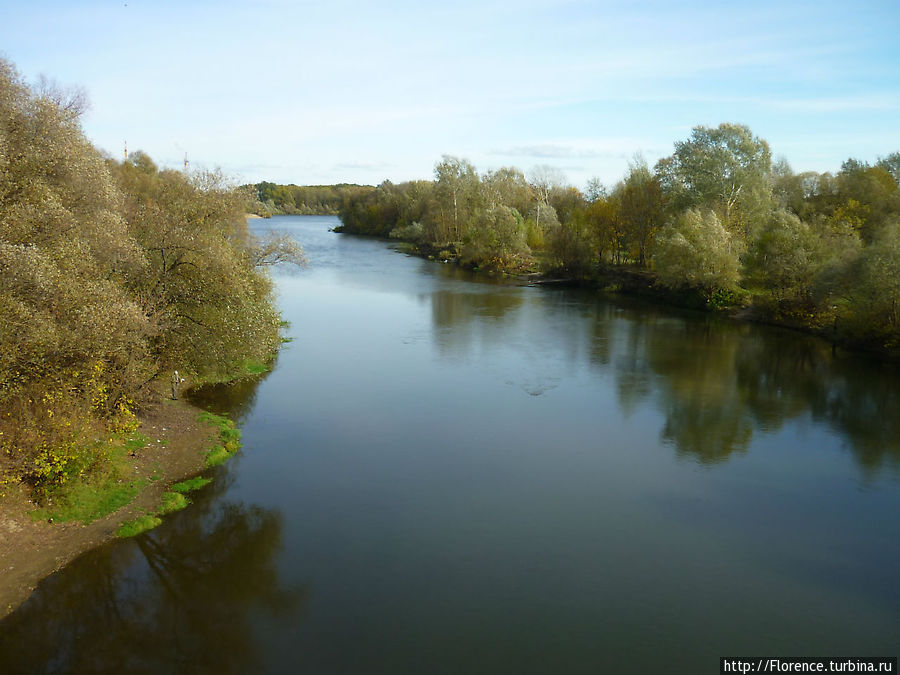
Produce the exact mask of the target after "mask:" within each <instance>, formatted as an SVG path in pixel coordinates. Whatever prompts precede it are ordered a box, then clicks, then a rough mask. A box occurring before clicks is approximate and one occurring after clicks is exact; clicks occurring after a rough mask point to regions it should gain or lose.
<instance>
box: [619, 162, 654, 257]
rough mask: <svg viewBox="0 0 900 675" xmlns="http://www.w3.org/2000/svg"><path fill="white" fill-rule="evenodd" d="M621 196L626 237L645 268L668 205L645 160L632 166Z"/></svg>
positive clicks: (629, 168)
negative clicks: (665, 205) (665, 207)
mask: <svg viewBox="0 0 900 675" xmlns="http://www.w3.org/2000/svg"><path fill="white" fill-rule="evenodd" d="M620 194H621V196H620V199H621V217H622V222H623V224H624V227H625V236H626V238H627V239H628V241H629V242H630V243H631V244H632V246H633V247H634V249H635V251H636V253H637V261H638V264H639V265H644V264H645V261H646V257H647V252H648V251H649V250H650V247H651V246H652V244H653V237H654V236H655V234H656V232H657V230H658V229H659V226H660V225H661V224H662V219H663V209H664V204H665V202H664V197H663V191H662V185H661V184H660V182H659V179H658V178H657V177H656V176H654V175H652V174H651V173H650V169H649V168H648V167H647V163H646V162H645V161H644V160H643V158H641V157H638V158H636V159H635V161H634V162H632V163H631V164H630V165H629V167H628V176H626V178H625V183H624V185H623V186H622V190H621V193H620Z"/></svg>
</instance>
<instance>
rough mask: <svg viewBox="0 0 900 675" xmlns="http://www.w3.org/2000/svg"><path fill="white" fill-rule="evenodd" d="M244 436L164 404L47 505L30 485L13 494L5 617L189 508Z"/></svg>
mask: <svg viewBox="0 0 900 675" xmlns="http://www.w3.org/2000/svg"><path fill="white" fill-rule="evenodd" d="M239 436H240V432H239V431H238V430H237V429H235V428H234V424H233V423H232V422H231V421H230V420H228V419H226V418H223V417H220V416H217V415H212V414H211V413H208V412H207V411H204V410H201V409H199V408H196V407H194V406H192V405H190V404H189V403H187V402H185V401H180V400H179V401H172V400H163V401H161V402H160V403H159V404H158V405H157V406H156V407H154V408H152V409H149V410H148V411H147V412H146V413H145V414H144V415H143V416H141V417H140V426H139V427H138V428H137V430H136V431H133V432H131V433H128V434H122V435H120V436H119V437H114V438H112V439H111V440H107V441H106V443H107V444H108V447H107V454H108V456H109V460H108V461H107V462H105V463H104V464H103V465H102V466H100V467H98V468H97V470H96V471H95V472H92V473H90V474H87V475H85V476H84V477H83V478H82V479H79V480H77V481H73V482H72V483H70V484H68V485H67V486H66V487H65V489H60V490H58V491H53V492H51V493H50V494H48V496H47V498H46V500H45V503H44V504H43V505H41V506H39V505H37V504H35V503H34V502H33V501H32V495H31V494H30V493H29V492H28V491H27V490H26V489H25V486H23V485H17V486H13V487H11V488H10V489H9V490H8V494H7V495H6V496H5V497H4V498H3V499H0V535H2V536H0V618H2V617H3V616H5V615H7V614H9V613H10V612H12V611H13V610H14V609H15V608H16V607H17V606H18V605H19V604H21V603H22V602H23V601H24V600H25V599H27V597H28V595H29V594H30V593H31V591H32V590H33V589H34V587H35V586H36V585H37V583H38V582H39V581H40V580H41V579H43V578H44V577H46V576H48V575H50V574H52V573H53V572H55V571H57V570H58V569H60V568H62V567H63V566H65V565H66V564H67V563H69V562H70V561H72V560H73V559H74V558H76V557H77V556H79V555H80V554H82V553H84V552H85V551H87V550H89V549H92V548H95V547H97V546H99V545H101V544H103V543H106V542H108V541H110V540H112V539H114V538H115V537H117V536H119V537H121V536H132V535H135V534H139V533H140V532H143V531H146V530H147V529H150V528H151V527H155V526H156V525H158V524H159V523H160V522H161V519H162V518H164V517H165V515H166V514H167V513H171V512H172V511H175V510H177V509H179V508H183V507H184V506H186V505H187V503H188V498H187V497H186V496H185V493H187V492H190V491H191V490H194V489H199V488H202V487H203V486H204V485H205V484H206V483H207V482H209V480H210V479H209V478H206V477H203V476H200V475H198V474H200V473H201V472H202V471H204V470H205V469H207V468H209V467H211V466H215V465H216V464H217V463H221V461H224V460H225V459H227V458H228V457H230V456H231V455H233V454H234V453H235V452H236V451H237V450H238V448H239V447H240V443H239Z"/></svg>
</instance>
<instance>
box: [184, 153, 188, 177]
mask: <svg viewBox="0 0 900 675" xmlns="http://www.w3.org/2000/svg"><path fill="white" fill-rule="evenodd" d="M187 170H188V160H187V153H184V172H185V173H187Z"/></svg>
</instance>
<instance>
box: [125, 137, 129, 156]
mask: <svg viewBox="0 0 900 675" xmlns="http://www.w3.org/2000/svg"><path fill="white" fill-rule="evenodd" d="M125 159H128V141H125Z"/></svg>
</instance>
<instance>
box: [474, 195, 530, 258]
mask: <svg viewBox="0 0 900 675" xmlns="http://www.w3.org/2000/svg"><path fill="white" fill-rule="evenodd" d="M529 258H530V251H529V249H528V245H527V244H526V241H525V223H524V221H523V220H522V216H521V215H519V212H518V211H516V210H515V209H511V208H509V207H508V206H496V207H494V208H490V209H482V210H480V211H478V213H477V214H476V216H475V218H474V219H473V220H472V223H471V225H470V226H469V228H468V229H467V230H466V233H465V235H464V236H463V241H462V247H461V249H460V260H462V261H463V262H464V263H468V264H472V265H478V266H479V267H484V268H487V269H496V270H514V269H518V268H520V267H522V266H524V264H525V263H527V262H528V260H529Z"/></svg>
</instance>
